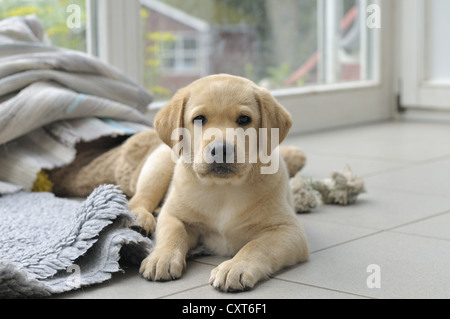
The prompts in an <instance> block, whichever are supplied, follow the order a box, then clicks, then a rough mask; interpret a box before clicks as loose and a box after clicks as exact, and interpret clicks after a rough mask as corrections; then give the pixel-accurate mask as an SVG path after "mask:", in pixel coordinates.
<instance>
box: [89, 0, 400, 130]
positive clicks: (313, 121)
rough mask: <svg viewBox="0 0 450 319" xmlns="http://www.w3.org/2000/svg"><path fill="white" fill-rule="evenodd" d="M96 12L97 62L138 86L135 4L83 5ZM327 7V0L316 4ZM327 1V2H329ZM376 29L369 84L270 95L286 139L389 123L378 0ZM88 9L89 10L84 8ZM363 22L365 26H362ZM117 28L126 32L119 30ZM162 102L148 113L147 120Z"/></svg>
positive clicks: (386, 35) (386, 12)
mask: <svg viewBox="0 0 450 319" xmlns="http://www.w3.org/2000/svg"><path fill="white" fill-rule="evenodd" d="M87 1H88V2H92V3H94V4H95V5H94V7H95V8H96V15H95V17H96V18H97V19H96V23H95V25H96V26H97V34H98V56H99V57H100V58H102V59H104V60H105V61H107V62H109V63H111V64H112V65H115V66H117V67H119V68H120V69H121V70H123V71H124V72H125V73H126V74H128V75H129V76H130V77H131V78H132V79H134V80H136V81H137V82H142V81H141V79H142V65H143V58H142V54H141V52H142V50H141V45H142V44H141V39H142V37H141V27H140V15H139V13H140V6H141V3H140V1H139V0H127V1H126V5H125V1H123V0H87ZM322 1H328V0H322ZM332 1H333V0H332ZM379 5H380V7H381V12H382V14H381V18H382V27H381V29H377V30H376V33H377V36H378V40H377V41H379V51H378V53H377V54H378V58H376V59H377V61H376V65H375V80H370V81H358V82H346V83H337V84H323V85H313V86H308V87H302V88H289V89H282V90H274V91H272V94H273V95H274V96H275V98H277V100H278V101H279V102H280V103H281V104H282V105H283V106H284V107H286V109H287V110H288V111H289V112H290V113H291V114H292V116H293V119H294V125H293V127H292V129H291V134H297V133H306V132H312V131H319V130H324V129H332V128H338V127H342V126H348V125H358V124H363V123H368V122H374V121H382V120H387V119H390V118H392V117H393V116H394V113H395V106H396V94H395V85H394V81H395V75H396V72H393V70H395V68H394V61H395V59H394V57H395V51H394V48H395V35H394V34H395V32H392V31H393V30H395V27H396V25H395V23H394V21H395V19H394V12H395V10H396V9H397V5H396V4H395V1H389V0H379ZM87 7H88V8H89V9H92V6H87ZM364 22H365V21H364ZM122 26H126V27H125V28H124V27H122ZM165 104H166V102H154V103H152V104H151V105H150V107H149V113H148V116H149V117H150V118H152V117H153V116H154V115H155V114H156V112H157V111H158V110H159V109H160V108H161V107H162V106H164V105H165Z"/></svg>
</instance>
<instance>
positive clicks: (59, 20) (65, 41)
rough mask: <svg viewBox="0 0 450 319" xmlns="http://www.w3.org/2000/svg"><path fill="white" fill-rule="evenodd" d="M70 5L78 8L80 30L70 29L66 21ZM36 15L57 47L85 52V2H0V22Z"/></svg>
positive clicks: (68, 0) (63, 0)
mask: <svg viewBox="0 0 450 319" xmlns="http://www.w3.org/2000/svg"><path fill="white" fill-rule="evenodd" d="M70 5H77V6H79V8H80V11H79V12H80V13H81V14H80V22H81V23H80V28H74V27H72V28H70V27H69V26H68V24H67V20H68V19H69V18H70V16H71V14H72V13H71V12H70V11H69V12H68V11H67V9H68V7H69V6H70ZM30 14H34V15H36V16H37V17H38V18H39V19H40V20H41V21H42V24H43V25H44V30H45V32H46V34H47V36H48V38H49V39H50V41H51V44H52V45H54V46H57V47H62V48H68V49H72V50H78V51H86V2H85V0H34V1H29V0H0V20H2V19H5V18H9V17H13V16H26V15H30Z"/></svg>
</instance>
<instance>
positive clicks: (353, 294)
mask: <svg viewBox="0 0 450 319" xmlns="http://www.w3.org/2000/svg"><path fill="white" fill-rule="evenodd" d="M272 279H276V280H280V281H284V282H288V283H291V284H296V285H302V286H308V287H312V288H317V289H324V290H328V291H333V292H339V293H343V294H346V295H351V296H357V297H363V298H368V299H377V298H375V297H370V296H365V295H360V294H355V293H353V292H348V291H343V290H338V289H333V288H327V287H321V286H316V285H312V284H307V283H304V282H298V281H293V280H288V279H283V278H278V277H272Z"/></svg>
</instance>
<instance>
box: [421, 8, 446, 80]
mask: <svg viewBox="0 0 450 319" xmlns="http://www.w3.org/2000/svg"><path fill="white" fill-rule="evenodd" d="M427 5H428V6H429V10H428V16H427V20H426V22H427V24H428V30H427V31H428V39H429V40H428V41H429V43H428V45H427V46H426V48H427V49H426V50H427V57H428V66H427V69H428V70H427V71H428V72H427V73H428V74H427V77H428V79H429V80H434V81H441V82H445V83H448V82H449V81H450V63H448V59H449V57H450V38H449V35H448V32H449V30H450V20H449V19H448V13H449V12H450V1H448V0H429V2H428V1H427Z"/></svg>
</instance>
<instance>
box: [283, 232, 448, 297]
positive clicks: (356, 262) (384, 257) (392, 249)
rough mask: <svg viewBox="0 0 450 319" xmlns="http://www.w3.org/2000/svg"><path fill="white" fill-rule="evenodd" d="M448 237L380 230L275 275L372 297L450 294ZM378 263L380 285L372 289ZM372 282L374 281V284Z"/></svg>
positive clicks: (312, 256) (441, 295)
mask: <svg viewBox="0 0 450 319" xmlns="http://www.w3.org/2000/svg"><path fill="white" fill-rule="evenodd" d="M449 251H450V241H444V240H436V239H432V238H423V237H417V236H412V235H406V234H399V233H393V232H382V233H379V234H375V235H373V236H369V237H365V238H362V239H360V240H357V241H353V242H350V243H346V244H343V245H340V246H336V247H334V248H330V249H327V250H323V251H320V252H317V253H314V254H312V255H311V259H310V261H308V262H306V263H304V264H301V265H298V266H296V267H294V268H292V269H290V270H288V271H286V272H284V273H280V274H279V275H277V276H276V278H281V279H286V280H291V281H295V282H299V283H305V284H310V285H314V286H317V287H323V288H329V289H335V290H339V291H344V292H349V293H353V294H358V295H362V296H368V297H374V298H450V271H448V265H449V264H450V254H449V253H448V252H449ZM370 265H378V266H379V267H380V272H379V274H380V288H370V287H369V286H368V284H367V282H368V281H369V284H373V283H375V281H373V279H374V277H373V276H375V275H376V273H375V272H374V271H373V270H371V272H368V267H369V266H370ZM372 287H373V286H372Z"/></svg>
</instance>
